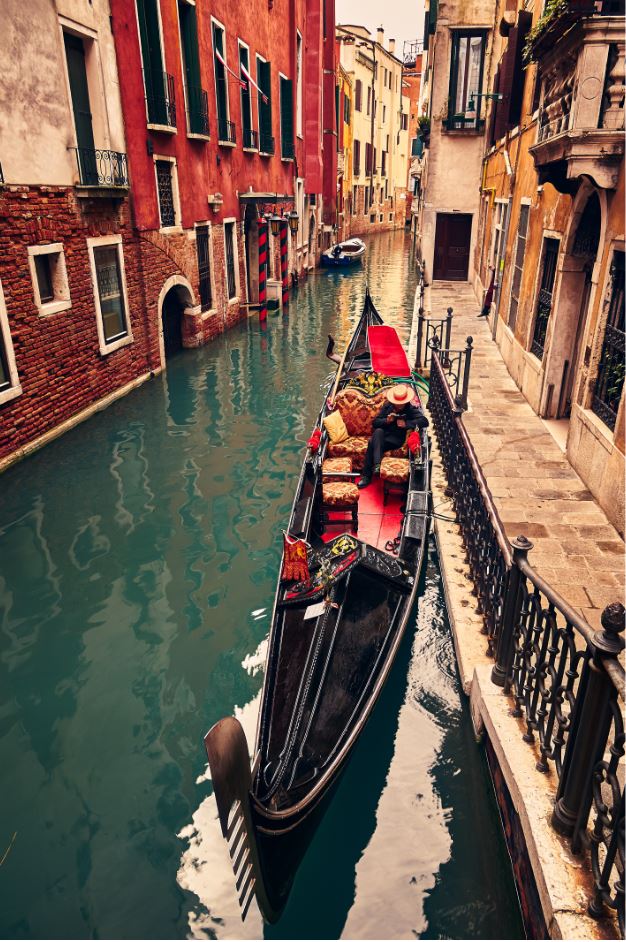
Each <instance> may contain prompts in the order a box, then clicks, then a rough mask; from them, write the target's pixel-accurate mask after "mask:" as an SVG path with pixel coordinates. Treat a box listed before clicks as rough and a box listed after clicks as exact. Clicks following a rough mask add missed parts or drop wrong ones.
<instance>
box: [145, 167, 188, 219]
mask: <svg viewBox="0 0 626 942" xmlns="http://www.w3.org/2000/svg"><path fill="white" fill-rule="evenodd" d="M152 159H153V162H154V186H155V193H156V201H157V209H158V211H159V232H165V233H172V232H182V231H183V230H182V222H181V213H180V190H179V188H178V164H177V162H176V158H175V157H170V156H169V155H168V154H153V155H152ZM157 160H162V161H164V162H165V163H168V164H171V165H172V199H173V201H174V225H173V226H163V225H162V224H161V201H160V200H159V179H158V177H157V168H156V165H157Z"/></svg>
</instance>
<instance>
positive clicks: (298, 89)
mask: <svg viewBox="0 0 626 942" xmlns="http://www.w3.org/2000/svg"><path fill="white" fill-rule="evenodd" d="M302 50H303V44H302V33H301V32H300V30H299V29H297V30H296V137H299V138H301V139H302V138H303V137H304V131H303V126H302Z"/></svg>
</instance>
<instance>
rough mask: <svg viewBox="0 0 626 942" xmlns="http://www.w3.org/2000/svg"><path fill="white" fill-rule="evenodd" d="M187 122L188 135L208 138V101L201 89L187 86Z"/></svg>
mask: <svg viewBox="0 0 626 942" xmlns="http://www.w3.org/2000/svg"><path fill="white" fill-rule="evenodd" d="M186 91H187V122H188V126H189V133H190V134H197V135H198V136H200V137H208V136H209V99H208V96H207V93H206V91H205V90H204V89H203V88H196V87H195V86H193V85H188V86H187V88H186Z"/></svg>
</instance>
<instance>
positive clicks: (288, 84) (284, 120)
mask: <svg viewBox="0 0 626 942" xmlns="http://www.w3.org/2000/svg"><path fill="white" fill-rule="evenodd" d="M280 153H281V156H282V157H283V158H284V159H286V160H290V159H291V158H292V157H293V154H294V149H293V82H292V81H291V79H288V78H283V76H282V75H281V77H280Z"/></svg>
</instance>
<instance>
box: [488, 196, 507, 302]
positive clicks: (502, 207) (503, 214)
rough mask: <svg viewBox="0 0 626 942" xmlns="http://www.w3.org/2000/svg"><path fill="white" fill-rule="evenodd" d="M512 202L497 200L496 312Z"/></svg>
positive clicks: (493, 252)
mask: <svg viewBox="0 0 626 942" xmlns="http://www.w3.org/2000/svg"><path fill="white" fill-rule="evenodd" d="M510 205H511V200H510V199H508V200H496V203H495V222H494V227H493V248H492V254H491V264H492V265H493V267H494V268H495V282H494V284H495V289H496V293H495V305H496V312H497V311H498V310H499V308H500V292H501V290H502V280H503V278H504V253H505V250H506V242H507V236H508V231H509V209H510Z"/></svg>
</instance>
